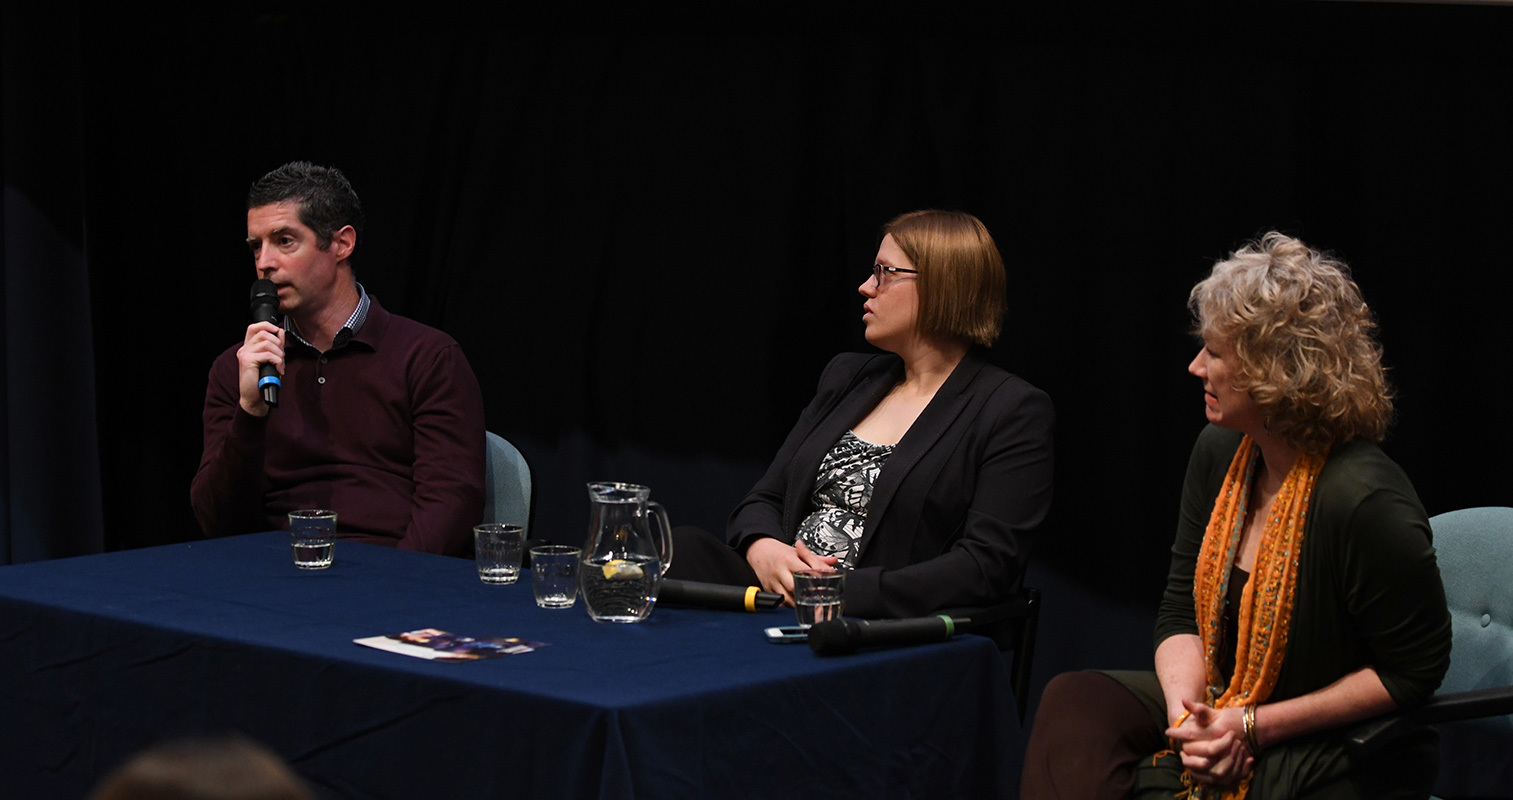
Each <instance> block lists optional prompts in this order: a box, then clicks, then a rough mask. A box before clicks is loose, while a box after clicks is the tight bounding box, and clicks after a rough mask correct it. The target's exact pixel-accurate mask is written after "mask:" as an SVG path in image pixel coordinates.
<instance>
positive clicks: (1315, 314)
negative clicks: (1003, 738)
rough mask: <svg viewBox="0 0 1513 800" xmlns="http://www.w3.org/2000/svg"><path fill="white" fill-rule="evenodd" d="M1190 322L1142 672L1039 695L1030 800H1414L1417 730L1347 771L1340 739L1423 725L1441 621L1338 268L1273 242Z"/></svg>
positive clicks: (1409, 497) (1419, 520)
mask: <svg viewBox="0 0 1513 800" xmlns="http://www.w3.org/2000/svg"><path fill="white" fill-rule="evenodd" d="M1189 305H1190V307H1191V308H1192V310H1193V313H1194V317H1195V319H1196V323H1197V324H1196V328H1197V331H1196V332H1197V333H1198V335H1199V337H1200V338H1201V339H1202V341H1203V347H1202V349H1201V350H1199V352H1198V355H1197V357H1196V358H1194V359H1193V361H1192V363H1191V364H1190V365H1188V371H1189V372H1191V373H1192V374H1193V376H1195V377H1197V378H1198V379H1199V380H1200V381H1202V384H1203V390H1204V412H1205V414H1206V415H1207V417H1208V421H1209V423H1210V424H1209V426H1208V427H1207V428H1206V429H1205V430H1204V431H1203V433H1202V434H1201V435H1200V436H1199V437H1198V443H1197V445H1196V446H1195V447H1194V449H1193V454H1192V457H1191V459H1190V461H1189V462H1188V469H1187V477H1186V480H1185V482H1184V485H1183V492H1182V508H1181V514H1180V517H1179V521H1178V527H1177V538H1176V542H1175V544H1174V545H1173V547H1172V565H1171V571H1170V573H1169V575H1168V578H1167V588H1166V593H1165V596H1164V598H1163V600H1162V603H1161V609H1160V612H1159V614H1158V616H1157V623H1156V637H1155V639H1156V655H1155V667H1156V668H1155V671H1154V672H1082V673H1071V674H1067V675H1061V676H1058V677H1057V678H1056V679H1055V680H1053V681H1052V682H1051V684H1050V685H1049V686H1048V687H1047V688H1046V691H1045V696H1044V698H1043V699H1042V702H1041V706H1040V710H1039V711H1038V712H1037V714H1036V723H1035V730H1034V733H1033V735H1032V736H1031V740H1030V744H1029V748H1028V754H1027V756H1026V761H1025V775H1024V784H1023V793H1022V796H1023V797H1024V798H1027V800H1038V799H1041V798H1061V797H1066V798H1072V797H1075V798H1079V799H1085V798H1105V797H1107V798H1123V797H1189V798H1242V797H1251V798H1300V797H1306V798H1399V797H1401V798H1409V797H1412V798H1423V797H1427V796H1428V795H1429V790H1430V788H1431V787H1432V784H1433V781H1434V774H1435V771H1436V769H1437V749H1436V738H1435V736H1434V734H1433V733H1432V732H1431V731H1429V730H1428V729H1424V730H1422V731H1420V732H1419V734H1418V735H1416V736H1407V737H1404V739H1402V740H1400V741H1401V744H1400V745H1397V746H1394V747H1393V748H1390V750H1389V751H1388V752H1383V753H1381V754H1379V755H1375V756H1372V757H1371V758H1369V759H1365V760H1354V759H1352V757H1351V756H1349V755H1348V754H1347V753H1346V752H1345V750H1344V745H1343V741H1342V740H1343V734H1342V728H1343V726H1346V725H1349V724H1351V723H1354V722H1359V721H1361V720H1364V719H1367V718H1369V717H1373V716H1376V715H1379V714H1382V713H1385V712H1388V711H1391V710H1394V709H1398V708H1404V707H1409V706H1413V705H1416V704H1419V703H1422V702H1423V701H1424V700H1426V699H1428V698H1429V696H1430V695H1431V694H1432V693H1433V692H1434V690H1435V689H1436V688H1437V687H1438V686H1439V682H1440V680H1441V678H1443V677H1444V673H1445V669H1446V668H1447V667H1448V665H1449V656H1450V617H1449V612H1448V611H1447V610H1446V607H1445V598H1444V588H1443V586H1442V585H1441V583H1440V576H1439V568H1438V566H1437V565H1436V563H1435V559H1434V548H1433V547H1432V546H1431V543H1430V532H1429V522H1428V518H1427V516H1426V515H1425V513H1424V509H1423V506H1422V505H1421V504H1420V503H1419V500H1418V496H1417V494H1416V493H1415V492H1414V490H1413V485H1412V484H1411V483H1410V482H1409V481H1408V478H1407V476H1406V475H1404V474H1403V471H1402V470H1401V469H1400V468H1399V467H1398V466H1397V465H1396V464H1395V463H1393V462H1392V460H1391V459H1389V458H1387V456H1386V455H1385V454H1384V453H1383V452H1382V451H1381V449H1380V448H1379V447H1378V446H1377V443H1378V442H1380V441H1381V439H1382V437H1383V435H1384V434H1385V432H1386V428H1387V424H1388V422H1389V421H1390V420H1391V417H1392V399H1391V392H1390V390H1389V388H1388V385H1387V380H1386V376H1385V374H1384V370H1383V367H1382V356H1381V348H1380V346H1379V345H1378V344H1377V343H1376V341H1375V340H1374V338H1373V331H1374V328H1375V323H1374V322H1373V320H1372V317H1371V312H1370V310H1369V309H1368V308H1367V307H1366V303H1365V302H1364V301H1363V300H1362V299H1361V293H1360V290H1359V288H1358V287H1357V286H1356V285H1355V282H1354V281H1352V280H1351V279H1350V275H1349V272H1348V270H1347V268H1346V267H1345V265H1344V264H1343V263H1341V262H1339V261H1337V260H1335V259H1333V258H1331V257H1329V256H1328V255H1325V254H1323V253H1320V252H1318V251H1315V250H1312V249H1310V248H1309V247H1308V246H1306V245H1304V244H1303V243H1302V242H1300V241H1298V240H1297V239H1294V238H1291V237H1288V236H1284V235H1282V234H1280V233H1268V234H1266V235H1265V236H1264V237H1262V238H1261V239H1260V240H1259V241H1257V242H1254V243H1252V244H1249V245H1247V246H1246V247H1243V248H1241V249H1240V250H1238V251H1236V252H1235V253H1233V254H1232V255H1231V256H1230V257H1229V258H1228V259H1226V260H1224V261H1221V262H1219V263H1218V264H1216V265H1215V266H1214V268H1213V272H1212V273H1211V274H1210V275H1209V277H1208V278H1207V279H1205V280H1204V281H1202V282H1201V283H1199V284H1198V285H1197V286H1196V287H1194V288H1193V290H1192V293H1191V295H1190V296H1189Z"/></svg>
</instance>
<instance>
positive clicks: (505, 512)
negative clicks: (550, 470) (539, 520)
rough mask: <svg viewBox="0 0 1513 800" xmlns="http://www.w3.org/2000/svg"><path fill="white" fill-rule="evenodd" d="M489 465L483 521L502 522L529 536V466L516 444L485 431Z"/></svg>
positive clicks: (485, 481) (486, 476) (485, 480)
mask: <svg viewBox="0 0 1513 800" xmlns="http://www.w3.org/2000/svg"><path fill="white" fill-rule="evenodd" d="M485 437H486V438H487V439H488V467H487V472H486V473H485V476H484V499H483V521H484V522H505V523H509V524H511V525H519V526H521V527H523V528H525V535H526V536H530V535H531V465H530V464H527V463H526V461H525V456H523V455H521V454H520V451H519V450H517V449H515V446H514V445H512V444H510V443H509V442H508V441H506V440H505V438H504V437H503V436H500V435H499V434H497V433H493V432H486V433H485Z"/></svg>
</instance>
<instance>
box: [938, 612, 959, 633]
mask: <svg viewBox="0 0 1513 800" xmlns="http://www.w3.org/2000/svg"><path fill="white" fill-rule="evenodd" d="M937 616H939V617H940V618H941V619H943V620H945V621H946V638H947V639H949V638H951V637H952V636H955V635H956V620H954V619H951V618H950V617H949V616H947V615H945V614H938V615H937Z"/></svg>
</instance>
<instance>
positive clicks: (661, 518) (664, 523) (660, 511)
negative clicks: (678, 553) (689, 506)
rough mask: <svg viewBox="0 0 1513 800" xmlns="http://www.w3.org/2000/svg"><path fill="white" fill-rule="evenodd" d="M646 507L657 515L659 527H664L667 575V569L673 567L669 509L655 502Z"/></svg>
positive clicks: (664, 571) (663, 547) (664, 552)
mask: <svg viewBox="0 0 1513 800" xmlns="http://www.w3.org/2000/svg"><path fill="white" fill-rule="evenodd" d="M646 507H647V508H648V509H650V510H651V511H652V513H654V514H656V515H657V520H658V523H657V524H658V525H660V526H661V527H662V574H664V575H665V574H667V568H668V567H670V566H672V523H671V522H670V521H668V519H667V509H665V508H663V507H662V504H661V503H658V502H657V501H655V500H648V501H646Z"/></svg>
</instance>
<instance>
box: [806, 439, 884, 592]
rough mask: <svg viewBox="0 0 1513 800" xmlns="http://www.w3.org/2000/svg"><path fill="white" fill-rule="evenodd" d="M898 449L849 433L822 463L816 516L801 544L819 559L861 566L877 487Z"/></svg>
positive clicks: (811, 517) (816, 488)
mask: <svg viewBox="0 0 1513 800" xmlns="http://www.w3.org/2000/svg"><path fill="white" fill-rule="evenodd" d="M893 447H894V446H893V445H891V444H873V443H871V442H867V441H863V440H861V439H858V438H856V434H854V433H852V432H851V431H846V432H845V434H843V435H842V436H841V438H840V441H838V442H836V443H835V446H834V447H832V448H830V452H828V453H826V454H825V457H824V458H823V459H820V469H819V475H818V476H817V477H816V478H815V481H814V494H813V495H811V496H810V502H811V503H812V504H813V506H814V511H812V512H810V514H809V516H807V517H804V520H803V521H802V522H800V523H799V535H798V538H799V541H801V542H803V543H804V545H805V546H807V547H808V548H809V549H810V550H813V551H814V552H815V553H816V554H818V555H822V556H835V557H837V558H839V559H840V563H839V564H837V566H838V567H843V568H846V569H851V568H852V567H855V566H856V562H857V560H858V558H859V557H860V556H861V552H860V549H861V547H860V545H861V538H862V526H863V525H865V524H866V522H867V504H868V503H870V502H872V487H873V485H874V484H876V483H877V473H878V472H879V471H881V470H882V468H883V462H884V461H887V460H888V456H890V455H892V454H893Z"/></svg>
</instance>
